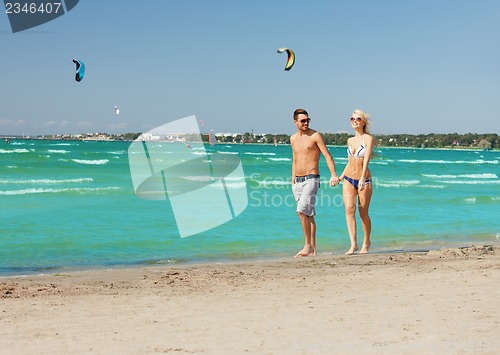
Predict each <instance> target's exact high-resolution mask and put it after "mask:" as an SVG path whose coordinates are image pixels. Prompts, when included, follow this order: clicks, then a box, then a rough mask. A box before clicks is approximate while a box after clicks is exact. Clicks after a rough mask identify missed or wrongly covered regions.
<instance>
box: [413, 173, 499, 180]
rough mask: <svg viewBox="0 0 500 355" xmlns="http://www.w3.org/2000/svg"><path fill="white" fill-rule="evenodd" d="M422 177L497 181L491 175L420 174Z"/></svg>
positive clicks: (493, 175) (494, 175) (495, 177)
mask: <svg viewBox="0 0 500 355" xmlns="http://www.w3.org/2000/svg"><path fill="white" fill-rule="evenodd" d="M422 176H425V177H429V178H434V179H498V175H497V174H493V173H483V174H459V175H434V174H422Z"/></svg>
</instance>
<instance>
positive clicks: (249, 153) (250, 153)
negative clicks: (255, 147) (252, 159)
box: [245, 152, 276, 156]
mask: <svg viewBox="0 0 500 355" xmlns="http://www.w3.org/2000/svg"><path fill="white" fill-rule="evenodd" d="M245 154H246V155H273V156H274V155H276V153H254V152H245Z"/></svg>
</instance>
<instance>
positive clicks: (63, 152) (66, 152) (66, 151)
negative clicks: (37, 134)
mask: <svg viewBox="0 0 500 355" xmlns="http://www.w3.org/2000/svg"><path fill="white" fill-rule="evenodd" d="M47 152H49V153H60V154H68V153H71V152H70V151H69V150H63V149H48V150H47Z"/></svg>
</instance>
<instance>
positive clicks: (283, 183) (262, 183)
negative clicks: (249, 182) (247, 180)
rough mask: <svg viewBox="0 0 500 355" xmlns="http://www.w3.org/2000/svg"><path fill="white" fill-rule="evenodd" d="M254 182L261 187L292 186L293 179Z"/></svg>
mask: <svg viewBox="0 0 500 355" xmlns="http://www.w3.org/2000/svg"><path fill="white" fill-rule="evenodd" d="M253 181H254V182H256V183H257V184H259V186H290V187H291V186H292V182H291V179H289V180H288V181H286V180H283V179H282V180H263V181H259V180H253Z"/></svg>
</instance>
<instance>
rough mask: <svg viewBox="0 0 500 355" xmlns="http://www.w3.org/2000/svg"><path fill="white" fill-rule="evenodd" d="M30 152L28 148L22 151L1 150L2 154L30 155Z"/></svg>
mask: <svg viewBox="0 0 500 355" xmlns="http://www.w3.org/2000/svg"><path fill="white" fill-rule="evenodd" d="M29 152H30V151H29V150H28V149H26V148H21V149H0V154H18V153H29Z"/></svg>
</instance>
